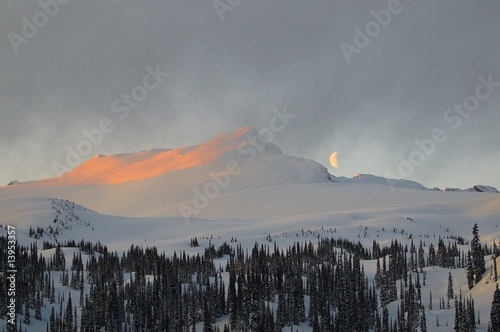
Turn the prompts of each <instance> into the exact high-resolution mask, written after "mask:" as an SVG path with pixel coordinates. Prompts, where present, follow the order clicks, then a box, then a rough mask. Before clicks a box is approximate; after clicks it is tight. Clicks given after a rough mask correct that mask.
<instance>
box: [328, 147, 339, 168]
mask: <svg viewBox="0 0 500 332" xmlns="http://www.w3.org/2000/svg"><path fill="white" fill-rule="evenodd" d="M330 164H331V165H332V167H333V168H339V164H338V163H337V151H335V152H334V153H332V155H331V156H330Z"/></svg>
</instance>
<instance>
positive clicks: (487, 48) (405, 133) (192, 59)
mask: <svg viewBox="0 0 500 332" xmlns="http://www.w3.org/2000/svg"><path fill="white" fill-rule="evenodd" d="M54 1H55V0H53V1H52V2H50V1H49V2H48V3H50V5H49V6H45V9H44V8H43V7H42V6H41V5H40V3H38V2H37V1H3V2H2V4H1V5H0V183H1V184H6V183H7V182H9V181H10V180H14V179H17V180H20V181H26V180H30V179H38V178H43V177H52V176H55V175H57V174H55V171H54V169H53V164H54V162H57V163H60V164H65V163H66V162H65V158H66V155H67V148H66V147H67V146H69V147H71V148H73V149H76V148H77V146H78V144H79V143H80V142H81V141H82V140H84V139H85V136H84V134H83V133H82V130H88V131H89V130H92V129H94V128H98V127H99V123H100V122H101V120H102V119H104V118H109V119H110V121H111V124H112V125H113V126H114V130H113V131H112V132H110V133H105V134H104V135H103V140H102V142H101V143H100V144H98V145H97V146H92V149H91V150H92V151H91V153H90V155H95V154H97V153H103V154H114V153H121V152H133V151H139V150H143V149H151V148H155V147H162V148H175V147H181V146H186V145H191V144H197V143H201V142H204V141H206V140H208V139H210V138H212V137H213V136H216V135H218V134H219V133H221V132H225V131H231V130H234V129H237V128H239V127H241V126H245V125H249V126H252V127H254V128H256V129H261V128H265V127H267V126H268V125H269V121H270V119H271V118H272V116H273V113H272V110H273V109H274V108H277V109H280V110H282V109H283V108H284V107H286V109H287V111H288V112H289V113H292V114H296V115H297V117H296V118H295V119H293V120H292V121H291V122H290V125H288V126H287V127H286V129H285V130H283V131H282V132H280V133H277V134H276V137H275V141H274V142H275V143H276V144H277V145H279V146H280V147H281V148H282V150H283V151H284V152H285V153H287V154H291V155H295V156H300V157H304V158H310V159H313V160H316V161H318V162H320V163H322V164H323V165H325V166H326V165H328V157H329V155H330V154H331V153H332V152H333V151H338V158H339V164H340V168H339V169H338V170H333V169H332V168H331V167H330V168H329V169H330V171H331V172H332V173H333V174H335V175H344V176H349V177H351V176H353V175H355V174H357V173H372V174H376V175H384V174H388V173H387V172H390V174H394V175H401V177H404V178H408V179H411V180H416V181H419V182H421V183H423V184H424V185H426V186H431V187H432V186H439V187H442V188H444V187H446V186H451V187H470V186H472V185H474V184H489V185H494V186H496V187H498V188H500V172H499V165H500V154H499V142H500V130H499V123H500V121H499V120H500V112H499V108H500V84H498V83H496V82H500V63H499V60H498V59H499V54H500V33H499V31H500V20H499V17H500V2H498V0H482V1H459V0H453V1H451V0H443V1H437V2H436V1H430V0H428V1H423V0H419V1H410V0H401V2H400V3H399V4H398V3H397V0H390V1H388V0H382V1H333V0H329V1H326V0H325V1H304V0H286V1H285V0H274V1H264V0H217V1H216V2H215V4H216V5H217V9H216V8H215V7H216V6H214V3H213V1H212V0H208V1H189V0H184V1H179V0H150V1H131V0H106V1H102V0H101V1H96V0H87V1H76V0H69V1H68V0H64V1H63V0H59V1H60V2H57V6H56V5H54V3H55V2H54ZM66 2H67V3H66ZM42 3H44V1H42ZM371 11H374V12H375V13H380V15H378V16H379V17H378V19H379V22H377V21H376V18H375V16H377V15H373V14H372V13H371ZM381 11H382V12H381ZM387 13H389V14H390V22H389V17H388V16H387V15H385V16H384V14H387ZM23 18H24V19H23ZM35 24H36V25H38V27H37V26H36V25H35ZM33 27H35V29H33ZM356 27H357V28H358V29H355V28H356ZM367 29H368V30H367ZM360 30H361V31H362V33H363V34H364V36H362V35H361V34H359V31H360ZM357 31H358V32H357ZM370 36H371V37H370ZM367 38H368V39H369V43H368V42H367ZM365 44H368V45H365ZM342 45H343V46H342ZM346 45H350V46H346ZM356 45H357V46H356ZM346 50H348V51H346ZM346 55H347V56H346ZM146 67H148V68H149V69H146ZM157 68H158V70H159V71H161V72H168V73H169V75H168V77H162V76H160V77H158V78H159V81H162V82H161V83H160V84H155V83H156V81H155V80H154V79H153V77H147V75H148V74H149V71H154V70H156V69H157ZM148 70H149V71H148ZM149 75H150V74H149ZM162 75H163V74H162ZM164 76H166V75H164ZM480 76H481V77H482V78H484V80H486V81H488V80H490V81H492V83H489V85H488V86H487V87H486V86H484V84H483V85H481V84H482V83H481V80H480V79H478V77H480ZM145 77H147V78H148V79H147V80H146V84H147V85H148V88H149V90H145V89H144V88H140V87H139V88H137V87H138V86H141V85H143V84H144V83H143V81H144V78H145ZM156 85H158V86H156ZM480 85H481V86H480ZM153 87H154V88H153ZM134 88H135V90H133V89H134ZM476 90H477V91H479V94H480V95H479V96H480V98H478V97H476V96H475V94H476ZM131 92H135V96H136V98H137V101H140V102H138V103H136V104H137V106H134V107H135V109H133V108H131V107H129V106H125V105H127V104H125V102H124V101H122V100H120V98H121V96H122V94H130V93H131ZM144 92H146V93H147V95H146V96H144ZM117 98H118V103H115V104H113V102H114V101H115V100H116V99H117ZM142 99H144V100H142ZM130 102H134V100H131V101H130ZM466 102H468V103H469V104H468V106H467V107H469V109H471V107H472V109H476V110H475V111H470V112H469V111H467V110H465V111H462V113H459V111H458V108H457V109H456V110H455V111H453V106H454V104H457V105H458V106H460V105H463V104H464V103H466ZM134 105H135V104H134ZM113 106H114V109H115V111H116V112H113ZM118 107H122V108H121V109H118ZM123 107H125V108H126V107H128V108H129V109H130V113H128V115H127V116H126V118H125V113H124V112H125V111H124V108H123ZM448 109H452V110H451V111H450V112H447V110H448ZM120 110H121V111H120ZM120 116H122V118H124V119H123V120H122V119H120ZM445 118H446V119H445ZM436 128H441V129H442V130H441V132H440V134H441V135H437V136H439V138H440V140H439V142H437V143H434V144H435V145H436V147H435V151H433V150H432V149H431V148H432V145H427V146H426V147H427V148H428V149H431V150H427V151H424V152H427V154H428V155H427V154H424V152H418V151H417V150H418V149H422V148H419V147H418V145H417V144H416V143H415V140H420V141H423V142H427V143H428V141H424V140H425V139H427V140H428V139H432V137H433V136H432V132H433V131H434V130H435V129H436ZM443 135H444V137H445V138H446V139H443ZM424 147H425V146H424ZM415 151H417V152H415ZM422 156H424V158H421V157H422ZM89 157H90V156H89ZM89 157H86V158H89ZM402 158H405V159H407V160H410V159H411V158H413V159H411V160H412V162H414V164H416V166H415V167H414V170H413V171H412V172H409V174H406V172H401V171H400V170H401V169H402V168H401V167H400V164H401V160H402ZM408 162H410V161H408ZM398 168H399V169H400V170H398Z"/></svg>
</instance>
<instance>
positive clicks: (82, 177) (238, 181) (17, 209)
mask: <svg viewBox="0 0 500 332" xmlns="http://www.w3.org/2000/svg"><path fill="white" fill-rule="evenodd" d="M257 135H258V134H257V132H256V131H255V130H252V129H251V128H242V129H239V130H236V131H234V132H231V133H226V134H222V135H220V136H218V137H217V138H215V139H213V140H212V141H210V142H208V143H205V144H201V145H197V146H192V147H187V148H180V149H174V150H166V149H156V150H149V151H142V152H139V153H134V154H121V155H114V156H96V157H94V158H92V159H90V160H89V161H87V162H85V163H84V164H82V165H81V166H79V167H77V168H75V169H74V170H72V171H71V172H69V173H67V174H66V175H65V176H64V177H63V181H62V182H60V181H59V180H58V179H57V178H52V179H45V180H40V181H32V182H26V183H14V184H12V185H10V186H5V187H0V224H2V226H5V225H13V226H15V227H16V228H17V238H18V241H19V242H20V243H23V244H28V243H31V242H33V241H38V243H39V248H41V247H42V242H43V241H50V242H56V241H59V242H62V241H66V240H72V239H74V240H76V241H79V240H81V239H85V240H86V241H92V242H97V241H100V242H101V243H104V244H106V245H107V246H108V247H109V248H110V249H111V250H118V251H120V250H125V249H127V248H129V247H130V245H131V244H132V243H133V244H135V245H142V246H144V247H146V246H156V247H158V248H159V249H160V251H165V252H166V253H167V255H170V254H172V253H173V252H174V251H177V252H179V251H182V250H185V251H186V252H187V253H188V254H196V253H200V254H202V253H203V251H204V247H205V246H208V244H209V243H211V244H215V245H220V244H222V243H223V242H225V241H226V242H229V240H230V239H232V238H233V237H237V238H238V243H237V245H241V246H242V247H243V248H244V249H251V248H252V247H253V245H254V244H255V243H256V242H257V243H261V244H264V243H267V242H268V240H267V238H268V236H270V237H271V238H272V239H273V240H274V241H276V243H277V244H278V245H279V246H280V247H281V248H284V247H286V246H288V245H291V244H293V243H294V242H295V241H313V242H314V241H317V239H318V237H319V238H322V237H333V238H341V237H342V238H347V239H350V240H353V241H359V242H360V243H361V244H362V245H363V246H364V247H365V248H370V247H371V246H372V242H373V241H374V240H376V241H377V242H379V243H380V245H381V246H388V245H390V242H391V241H392V240H393V239H397V240H398V241H400V242H401V243H403V244H410V243H411V241H412V240H413V241H420V240H422V241H424V242H425V243H426V244H425V246H426V248H428V246H429V245H430V244H431V243H432V244H433V245H434V246H437V241H438V238H439V237H442V238H445V239H450V237H455V238H456V237H457V236H460V237H463V238H465V239H470V238H471V230H472V225H473V224H474V223H475V222H477V223H478V225H479V228H480V234H481V240H482V241H483V242H484V243H487V244H491V243H492V242H493V241H495V242H496V243H500V228H498V226H499V224H500V218H499V217H498V216H499V215H500V195H498V194H495V193H494V191H493V190H484V191H489V192H477V191H475V192H472V191H464V192H457V193H449V192H445V191H435V190H427V188H425V187H424V186H422V185H420V184H418V183H415V182H412V181H406V180H396V181H394V180H389V181H388V180H387V179H385V178H381V177H377V176H373V175H358V176H356V177H354V178H353V179H346V178H339V177H333V176H331V175H330V174H328V172H327V170H326V168H324V167H323V166H322V165H319V164H317V163H315V162H313V161H309V160H305V159H302V158H297V157H291V156H286V155H284V154H283V153H282V152H281V150H280V149H279V148H278V147H277V146H276V145H274V144H272V143H269V142H263V141H255V139H256V137H257ZM484 188H487V187H486V186H484ZM66 199H69V201H66ZM72 201H74V202H76V203H73V202H72ZM186 211H187V212H186ZM30 228H32V229H36V228H40V229H43V230H44V231H43V234H42V236H40V238H38V239H35V238H33V237H29V230H30ZM51 230H57V235H54V233H51ZM1 234H5V229H4V228H3V227H2V228H1ZM193 237H197V238H198V239H199V241H200V247H198V248H191V247H190V245H189V243H190V239H192V238H193ZM235 245H236V244H235ZM467 248H468V246H467V245H465V246H462V247H461V249H462V250H467ZM50 250H52V249H50ZM50 250H48V251H42V254H43V255H50V254H51V251H50ZM65 250H66V251H67V252H68V255H67V257H70V254H71V252H72V250H73V251H74V250H76V249H69V248H68V249H65ZM486 261H487V267H488V269H490V267H491V265H492V262H491V261H490V258H489V257H487V258H486ZM363 263H364V267H365V271H366V272H367V275H368V276H369V278H370V280H372V278H373V275H374V273H375V264H374V262H373V261H365V262H363ZM488 271H489V270H488ZM426 272H427V277H428V284H427V285H426V286H425V287H423V289H422V296H423V302H424V303H427V302H428V294H429V292H430V291H432V293H433V296H434V302H435V303H434V308H439V304H438V301H439V294H445V292H446V287H447V284H446V280H447V276H448V269H441V268H437V267H428V268H426ZM452 272H453V277H454V287H455V292H456V293H458V292H459V291H460V289H462V291H463V293H464V296H468V294H469V292H468V291H467V286H466V285H467V282H466V280H465V272H464V270H463V269H456V270H453V271H452ZM494 287H495V286H494V282H492V281H491V280H490V279H488V278H485V279H483V281H481V284H480V285H478V286H476V287H475V288H474V289H473V290H472V291H471V294H472V295H473V296H474V299H475V301H476V308H477V309H478V310H480V313H481V319H482V321H483V322H487V321H488V318H489V309H490V305H491V295H492V292H493V290H494ZM58 288H60V289H64V287H63V286H58ZM65 290H66V289H65ZM72 296H73V295H72ZM78 296H79V295H78V294H75V298H76V297H78ZM389 309H390V314H391V316H392V317H394V316H395V314H396V312H395V310H396V304H391V306H390V308H389ZM453 315H454V311H453V308H452V309H450V310H448V309H443V310H441V309H434V310H429V311H428V313H427V321H428V330H429V331H452V330H453ZM44 317H47V313H44ZM438 318H439V321H440V324H441V325H440V327H439V328H436V327H435V326H436V322H437V319H438ZM446 322H448V323H449V326H446V325H445V324H446ZM37 324H38V323H34V324H33V325H32V326H30V328H29V329H28V330H29V331H40V330H43V329H44V328H45V324H42V323H39V324H38V325H37ZM296 329H298V330H299V331H310V327H308V326H306V325H303V326H302V325H301V326H300V328H299V327H296V328H294V330H296ZM285 330H289V328H288V329H285ZM478 330H479V331H481V330H482V331H485V330H486V323H484V324H483V325H481V326H480V327H479V328H478Z"/></svg>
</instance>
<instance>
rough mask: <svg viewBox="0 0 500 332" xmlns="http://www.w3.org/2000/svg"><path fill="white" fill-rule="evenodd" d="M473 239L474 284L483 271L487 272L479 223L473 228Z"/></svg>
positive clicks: (479, 278)
mask: <svg viewBox="0 0 500 332" xmlns="http://www.w3.org/2000/svg"><path fill="white" fill-rule="evenodd" d="M472 235H473V237H472V241H471V259H472V270H473V272H472V273H473V275H474V284H477V283H478V282H479V281H480V280H481V278H482V276H483V273H484V272H486V267H485V262H484V253H483V248H482V247H481V242H480V240H479V227H478V226H477V223H476V224H474V227H473V228H472Z"/></svg>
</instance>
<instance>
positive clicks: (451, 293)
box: [447, 271, 455, 301]
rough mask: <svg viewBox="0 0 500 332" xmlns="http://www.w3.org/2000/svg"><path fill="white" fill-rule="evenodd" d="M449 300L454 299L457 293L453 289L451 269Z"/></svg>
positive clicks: (449, 275)
mask: <svg viewBox="0 0 500 332" xmlns="http://www.w3.org/2000/svg"><path fill="white" fill-rule="evenodd" d="M447 294H448V301H450V300H453V298H454V297H455V293H454V291H453V277H452V276H451V271H449V272H448V293H447Z"/></svg>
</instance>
